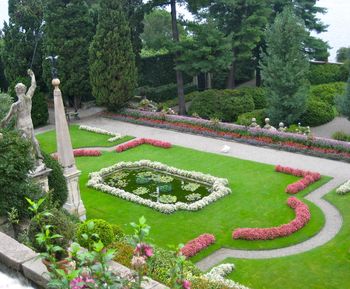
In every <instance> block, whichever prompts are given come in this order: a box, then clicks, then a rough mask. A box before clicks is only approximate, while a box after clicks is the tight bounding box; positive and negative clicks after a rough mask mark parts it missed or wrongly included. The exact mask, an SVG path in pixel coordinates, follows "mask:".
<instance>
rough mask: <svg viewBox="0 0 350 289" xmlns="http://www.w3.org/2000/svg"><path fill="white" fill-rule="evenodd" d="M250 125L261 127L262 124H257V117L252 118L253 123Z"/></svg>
mask: <svg viewBox="0 0 350 289" xmlns="http://www.w3.org/2000/svg"><path fill="white" fill-rule="evenodd" d="M250 127H255V128H260V125H258V124H257V122H256V118H255V117H253V118H252V123H251V124H250Z"/></svg>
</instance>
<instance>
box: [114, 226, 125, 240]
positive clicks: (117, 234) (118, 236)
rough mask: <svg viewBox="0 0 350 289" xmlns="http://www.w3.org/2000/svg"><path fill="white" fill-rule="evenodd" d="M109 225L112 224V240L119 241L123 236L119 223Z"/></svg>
mask: <svg viewBox="0 0 350 289" xmlns="http://www.w3.org/2000/svg"><path fill="white" fill-rule="evenodd" d="M111 226H112V230H113V235H114V240H115V241H120V240H121V239H123V238H124V236H125V233H124V231H123V229H122V228H121V227H120V226H119V225H116V224H111Z"/></svg>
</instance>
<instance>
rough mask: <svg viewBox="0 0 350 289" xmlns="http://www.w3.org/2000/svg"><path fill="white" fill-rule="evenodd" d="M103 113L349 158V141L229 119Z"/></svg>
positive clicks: (339, 158)
mask: <svg viewBox="0 0 350 289" xmlns="http://www.w3.org/2000/svg"><path fill="white" fill-rule="evenodd" d="M103 116H105V117H108V118H113V119H117V120H121V121H127V122H131V123H137V124H142V125H148V126H152V127H160V128H166V129H174V130H177V131H183V132H190V133H195V134H201V135H204V136H210V137H221V138H225V139H234V140H236V141H241V142H245V143H249V144H253V145H264V146H265V145H267V146H270V147H273V148H276V149H282V150H287V151H292V152H301V153H305V154H309V155H313V156H319V157H325V158H330V159H336V160H342V161H347V162H350V143H348V142H344V141H337V140H332V139H325V138H319V137H308V136H305V135H299V134H293V133H286V132H279V131H270V130H266V129H260V128H250V127H245V126H241V125H236V124H230V123H222V122H219V123H213V122H211V121H209V120H204V119H199V118H193V117H185V116H178V115H166V114H163V113H158V112H147V111H139V110H134V109H125V110H123V111H122V112H121V113H119V114H114V113H110V112H105V113H104V114H103Z"/></svg>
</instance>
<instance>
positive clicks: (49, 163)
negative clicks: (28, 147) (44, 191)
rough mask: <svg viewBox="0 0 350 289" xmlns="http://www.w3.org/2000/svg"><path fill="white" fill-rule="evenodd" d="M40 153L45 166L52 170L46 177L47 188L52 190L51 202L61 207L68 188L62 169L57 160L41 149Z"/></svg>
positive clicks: (65, 199) (65, 198)
mask: <svg viewBox="0 0 350 289" xmlns="http://www.w3.org/2000/svg"><path fill="white" fill-rule="evenodd" d="M41 153H42V155H43V157H44V163H45V165H46V167H48V168H50V169H51V170H52V171H51V173H50V174H49V177H48V179H49V188H50V190H52V203H53V204H55V205H57V206H58V207H62V206H63V205H64V204H65V202H66V201H67V197H68V188H67V183H66V178H65V177H64V175H63V170H62V168H61V165H60V164H59V163H58V161H57V160H55V159H54V158H53V157H51V156H50V155H49V154H47V153H45V152H43V151H42V152H41Z"/></svg>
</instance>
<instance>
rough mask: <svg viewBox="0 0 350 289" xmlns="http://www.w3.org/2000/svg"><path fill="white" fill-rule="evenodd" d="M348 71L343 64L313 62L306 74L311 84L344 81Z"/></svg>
mask: <svg viewBox="0 0 350 289" xmlns="http://www.w3.org/2000/svg"><path fill="white" fill-rule="evenodd" d="M348 73H349V72H347V71H346V69H344V67H343V65H337V64H314V65H311V67H310V72H309V75H308V78H309V81H310V83H311V84H322V83H330V82H337V81H346V80H347V76H348Z"/></svg>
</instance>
